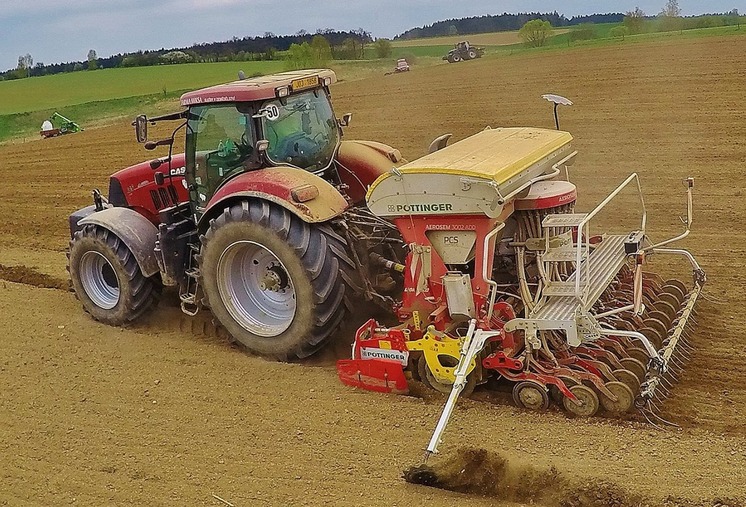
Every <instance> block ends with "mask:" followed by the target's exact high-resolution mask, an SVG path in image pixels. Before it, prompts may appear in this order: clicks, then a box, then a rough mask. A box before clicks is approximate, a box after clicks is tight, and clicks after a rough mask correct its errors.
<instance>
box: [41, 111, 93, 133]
mask: <svg viewBox="0 0 746 507" xmlns="http://www.w3.org/2000/svg"><path fill="white" fill-rule="evenodd" d="M81 130H83V129H82V128H81V127H80V125H78V124H77V123H75V122H74V121H72V120H68V119H67V118H65V117H64V116H62V115H61V114H60V113H57V112H55V113H54V114H53V115H52V116H50V117H49V119H48V120H44V123H42V124H41V130H40V131H39V135H41V137H43V138H45V139H46V138H48V137H56V136H61V135H64V134H73V133H75V132H80V131H81Z"/></svg>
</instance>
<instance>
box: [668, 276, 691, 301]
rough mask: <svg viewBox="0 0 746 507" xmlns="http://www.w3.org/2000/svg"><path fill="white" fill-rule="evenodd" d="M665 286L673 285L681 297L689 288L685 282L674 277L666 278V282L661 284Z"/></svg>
mask: <svg viewBox="0 0 746 507" xmlns="http://www.w3.org/2000/svg"><path fill="white" fill-rule="evenodd" d="M667 286H673V287H676V288H677V289H679V292H681V296H682V297H683V296H685V295H686V293H687V292H689V289H687V288H686V284H684V282H682V281H681V280H676V279H675V278H671V279H670V280H666V283H664V284H663V288H664V289H665V288H666V287H667Z"/></svg>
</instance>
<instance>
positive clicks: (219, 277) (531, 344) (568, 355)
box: [69, 70, 705, 452]
mask: <svg viewBox="0 0 746 507" xmlns="http://www.w3.org/2000/svg"><path fill="white" fill-rule="evenodd" d="M334 80H335V75H334V73H333V72H332V71H329V70H306V71H294V72H286V73H281V74H276V75H272V76H264V77H257V78H251V79H245V80H239V81H235V82H233V83H228V84H225V85H218V86H214V87H210V88H206V89H203V90H198V91H194V92H189V93H186V94H184V95H183V96H182V97H181V104H182V106H184V109H183V110H182V111H179V112H177V113H173V114H169V115H165V116H161V117H158V118H151V119H148V118H146V117H145V116H139V117H138V118H137V119H136V121H135V128H136V132H137V138H138V140H140V141H143V142H144V141H146V139H147V127H148V124H149V123H151V122H159V121H175V122H178V126H177V127H176V129H175V130H174V132H173V134H172V136H171V137H170V138H167V139H162V140H158V141H149V142H146V144H145V148H146V149H154V148H156V147H157V146H168V147H169V154H168V156H166V157H163V158H157V159H154V160H152V161H150V162H144V163H141V164H138V165H135V166H132V167H129V168H126V169H123V170H121V171H119V172H117V173H115V174H114V175H112V176H111V178H110V182H109V195H108V199H107V198H105V197H104V196H103V195H101V193H100V192H99V191H94V203H93V204H92V205H91V206H88V207H86V208H83V209H81V210H78V211H76V212H75V213H73V214H72V215H71V216H70V233H71V242H70V251H69V270H70V276H71V279H72V285H73V287H74V289H75V292H76V294H77V296H78V298H79V299H80V300H81V302H82V304H83V307H84V308H85V310H86V311H88V312H89V313H90V314H91V315H92V316H93V317H94V318H95V319H97V320H100V321H102V322H106V323H108V324H113V325H120V324H126V323H129V322H131V321H133V320H135V319H137V318H138V317H139V316H140V315H142V314H143V313H144V312H146V311H147V310H149V309H150V308H151V307H152V306H154V304H155V302H156V301H157V299H158V298H159V297H160V293H161V288H162V287H163V286H170V287H175V288H177V289H178V292H179V297H180V300H181V305H182V310H183V311H184V312H185V313H187V314H190V315H194V314H196V313H197V312H198V311H200V310H201V309H202V308H203V307H209V309H210V310H211V312H212V314H213V315H214V317H215V318H216V319H217V321H219V322H220V324H221V325H222V326H224V327H225V329H226V330H227V331H228V333H229V334H230V335H231V336H232V337H233V339H234V340H236V341H237V342H239V343H241V344H243V346H244V347H246V348H247V349H248V350H250V351H251V352H253V353H256V354H260V355H263V356H266V357H271V358H275V359H280V360H289V359H294V358H301V357H305V356H308V355H310V354H313V353H314V352H315V351H317V350H318V349H319V348H321V347H322V346H323V345H324V343H325V342H326V341H327V340H328V339H329V337H330V336H331V335H332V333H333V332H334V331H335V330H336V329H337V328H338V327H339V326H340V325H341V323H342V322H343V321H344V320H345V319H346V316H347V315H349V313H350V312H351V311H352V308H353V307H354V305H355V302H356V301H366V302H369V303H371V304H376V305H378V306H379V307H381V308H383V309H386V310H388V312H389V313H390V315H391V321H390V322H387V323H381V322H378V321H375V320H372V319H371V320H369V321H368V322H366V323H365V324H364V325H363V326H362V327H360V329H359V330H358V331H357V333H356V336H355V340H354V343H353V348H352V349H353V350H352V358H351V359H345V360H341V361H340V362H339V363H338V365H337V369H338V373H339V376H340V378H341V379H342V381H343V382H345V383H346V384H349V385H353V386H357V387H361V388H364V389H370V390H374V391H383V392H406V391H407V390H408V387H409V382H410V379H418V380H420V381H422V382H423V383H424V384H426V385H428V386H430V387H432V388H433V389H436V390H438V391H441V392H443V393H449V399H448V402H447V404H446V408H445V410H444V413H443V416H442V418H441V420H440V422H439V423H438V426H437V429H436V432H435V435H434V436H433V439H432V440H431V442H430V445H429V446H428V451H429V452H434V451H435V450H436V447H437V444H438V442H439V440H440V435H441V434H442V432H443V430H444V428H445V425H446V423H447V421H448V417H449V416H450V413H451V411H452V410H453V408H454V405H455V403H456V400H457V399H458V397H459V396H460V395H468V394H469V393H471V392H472V391H473V390H474V389H475V388H477V387H479V386H481V388H489V387H491V386H493V385H495V384H499V385H503V386H505V385H507V386H510V388H511V390H512V394H513V399H514V400H515V403H516V404H517V405H518V406H520V407H524V408H526V409H531V410H544V409H546V408H547V407H548V406H549V405H550V403H552V402H554V403H555V404H556V405H558V406H559V407H561V408H563V409H564V410H565V411H567V412H568V413H570V414H572V415H575V416H580V417H590V416H593V415H594V414H596V412H597V411H599V410H600V409H603V410H605V411H606V412H607V413H610V414H623V413H625V412H627V411H629V410H631V409H632V408H633V407H635V406H636V407H637V408H639V409H640V410H641V411H642V412H643V413H644V414H645V415H646V417H649V418H651V419H652V418H655V417H657V416H656V413H657V411H656V407H657V406H658V405H657V404H658V402H659V400H661V399H663V397H664V396H665V395H666V394H667V392H668V389H669V388H670V387H671V383H672V381H673V379H674V378H675V375H676V372H677V371H678V369H679V367H680V364H681V360H682V359H681V357H686V355H687V353H688V351H689V344H688V343H687V335H688V333H690V331H691V325H692V322H693V321H692V320H691V319H690V317H691V315H692V313H693V310H694V306H695V303H696V302H697V299H698V297H699V295H700V291H701V290H702V287H703V284H704V283H705V274H704V272H703V270H702V269H701V268H700V266H699V265H698V264H697V262H696V261H695V259H694V257H693V256H692V255H691V254H690V253H689V252H688V251H686V250H683V249H677V248H672V247H671V246H670V245H671V243H673V242H674V241H677V240H679V239H682V238H684V237H685V236H687V235H688V234H689V228H690V226H691V223H692V185H693V181H692V180H691V179H688V180H686V194H687V214H686V218H684V219H683V221H684V225H685V231H684V232H683V233H682V234H680V235H679V236H677V237H675V238H671V239H668V240H665V241H661V242H654V241H652V240H651V239H650V238H649V236H648V233H647V230H646V224H647V211H646V208H645V204H644V201H643V198H642V192H641V187H640V182H639V178H638V176H637V174H632V175H631V176H629V177H628V178H626V179H625V180H624V181H623V182H622V183H621V184H620V185H619V186H618V187H617V188H616V189H615V190H614V191H613V192H612V193H611V194H610V195H609V196H608V197H607V198H605V199H604V200H603V201H601V203H600V204H599V205H598V206H597V207H595V208H594V209H592V210H591V211H590V212H587V213H578V212H575V209H574V207H575V201H576V187H575V185H573V184H572V183H570V182H569V181H567V179H566V178H562V177H561V176H562V173H563V168H566V166H567V165H569V164H571V163H572V162H573V161H574V158H575V155H576V151H574V150H573V148H572V146H571V145H572V140H573V138H572V136H571V135H570V134H569V133H567V132H563V131H561V130H559V129H557V130H554V129H552V130H550V129H543V128H528V127H521V128H494V129H489V128H487V129H485V130H482V131H481V132H478V133H476V134H474V135H472V136H470V137H467V138H466V139H463V140H461V141H459V142H456V143H454V144H452V145H450V146H447V142H448V139H449V136H448V135H444V136H441V137H439V138H438V139H436V140H435V141H433V143H432V144H431V146H430V153H429V154H428V155H426V156H424V157H422V158H420V159H417V160H415V161H413V162H409V163H406V162H405V161H404V160H402V158H401V154H400V153H399V151H398V150H396V149H394V148H391V147H389V146H386V145H383V144H380V143H376V142H371V141H347V140H346V141H342V140H341V135H342V128H343V127H345V126H346V125H348V124H349V122H350V115H349V114H347V115H344V117H342V118H341V119H340V118H337V117H336V116H335V115H334V112H333V110H332V107H331V101H330V93H329V85H330V84H331V83H333V82H334ZM546 98H547V99H548V100H551V101H552V102H554V104H555V109H556V106H557V105H558V104H570V102H569V101H568V100H567V99H563V98H562V97H558V96H553V95H547V96H546ZM182 129H183V130H184V131H185V133H186V142H185V146H186V151H185V153H184V154H173V153H171V148H172V146H173V143H174V137H175V135H176V133H177V132H178V131H180V130H182ZM627 188H629V189H633V190H635V191H636V195H637V199H638V200H639V201H638V202H639V207H638V211H639V217H638V218H639V223H637V224H636V225H635V226H634V227H632V228H630V230H626V229H625V231H624V232H623V233H620V234H597V233H592V232H591V223H592V221H593V220H594V219H595V218H596V216H597V215H598V214H599V213H601V212H602V211H604V210H605V209H607V205H608V204H609V203H610V202H611V201H612V200H613V199H614V198H615V197H616V196H617V195H618V194H619V193H620V192H622V191H623V190H624V189H627ZM594 232H595V231H594ZM652 255H656V256H672V257H680V258H682V259H685V260H686V261H688V262H689V263H690V265H691V273H692V277H691V281H690V283H683V282H681V281H679V280H675V279H669V280H664V279H662V278H661V277H660V276H658V275H656V274H653V273H650V272H648V271H647V270H645V269H644V268H645V266H646V262H647V260H648V258H649V257H650V256H652ZM358 307H365V305H362V306H361V305H359V304H358ZM405 371H407V372H409V373H408V374H405Z"/></svg>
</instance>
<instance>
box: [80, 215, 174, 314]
mask: <svg viewBox="0 0 746 507" xmlns="http://www.w3.org/2000/svg"><path fill="white" fill-rule="evenodd" d="M67 269H68V271H69V272H70V280H71V281H72V286H73V289H74V290H75V294H76V296H77V297H78V299H79V300H80V302H81V303H82V304H83V309H84V310H85V311H86V312H88V313H90V314H91V317H93V318H94V319H96V320H98V321H100V322H103V323H105V324H109V325H112V326H119V325H123V324H128V323H130V322H132V321H134V320H135V319H137V318H138V317H140V316H141V315H142V314H143V313H145V312H146V311H148V310H150V309H151V308H153V307H154V306H155V304H156V303H157V301H158V299H159V296H160V289H161V285H160V282H159V281H158V280H156V279H154V278H152V277H151V278H146V277H145V276H143V274H142V271H140V266H139V265H138V264H137V260H136V259H135V256H134V255H133V254H132V252H131V251H130V249H129V248H127V246H126V245H125V244H124V242H122V240H121V239H120V238H119V237H117V236H116V235H115V234H114V233H113V232H111V231H109V230H107V229H104V228H103V227H99V226H96V225H90V224H89V225H85V226H83V228H82V229H81V230H79V231H77V232H76V233H75V235H74V236H73V239H72V240H71V241H70V250H69V252H68V267H67Z"/></svg>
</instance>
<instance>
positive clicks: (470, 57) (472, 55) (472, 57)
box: [467, 49, 477, 60]
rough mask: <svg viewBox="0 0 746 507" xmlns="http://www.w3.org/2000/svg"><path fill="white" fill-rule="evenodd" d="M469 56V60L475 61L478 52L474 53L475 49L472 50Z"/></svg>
mask: <svg viewBox="0 0 746 507" xmlns="http://www.w3.org/2000/svg"><path fill="white" fill-rule="evenodd" d="M467 54H468V55H469V60H473V59H475V58H476V57H477V52H476V51H474V50H473V49H470V50H469V53H467Z"/></svg>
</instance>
